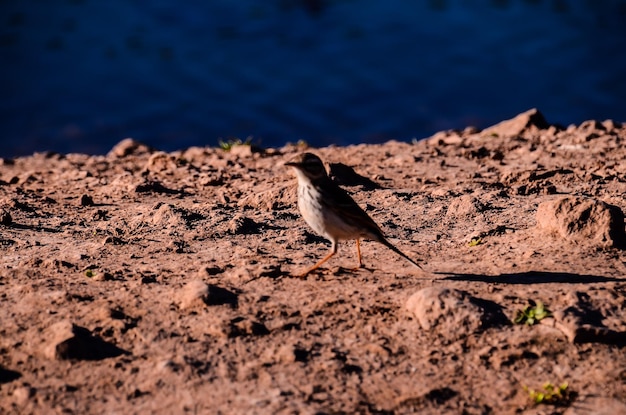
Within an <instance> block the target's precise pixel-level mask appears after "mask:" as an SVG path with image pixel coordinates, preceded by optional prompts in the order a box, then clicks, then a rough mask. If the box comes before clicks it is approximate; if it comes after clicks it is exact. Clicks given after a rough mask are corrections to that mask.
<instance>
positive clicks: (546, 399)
mask: <svg viewBox="0 0 626 415" xmlns="http://www.w3.org/2000/svg"><path fill="white" fill-rule="evenodd" d="M568 386H569V385H568V383H567V382H563V383H561V384H560V385H559V386H555V385H553V384H552V383H550V382H546V383H544V384H543V387H542V389H540V390H538V391H536V390H534V389H529V388H528V387H526V386H524V390H525V391H526V392H528V397H529V398H530V400H531V401H533V403H534V404H535V405H539V404H550V405H562V404H565V403H567V402H568V401H569V398H570V392H569V390H568Z"/></svg>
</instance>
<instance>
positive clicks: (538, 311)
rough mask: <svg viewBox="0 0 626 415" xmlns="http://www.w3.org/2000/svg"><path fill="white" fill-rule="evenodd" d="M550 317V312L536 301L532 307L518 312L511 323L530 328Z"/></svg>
mask: <svg viewBox="0 0 626 415" xmlns="http://www.w3.org/2000/svg"><path fill="white" fill-rule="evenodd" d="M550 316H552V313H551V312H550V310H548V308H547V307H546V306H545V305H544V304H543V303H542V302H541V301H539V300H537V301H536V302H535V306H534V307H532V306H527V307H526V308H524V309H523V310H522V311H518V312H517V316H516V317H515V320H513V322H514V323H515V324H527V325H529V326H532V325H533V324H535V323H537V322H539V321H540V320H543V319H544V318H546V317H550Z"/></svg>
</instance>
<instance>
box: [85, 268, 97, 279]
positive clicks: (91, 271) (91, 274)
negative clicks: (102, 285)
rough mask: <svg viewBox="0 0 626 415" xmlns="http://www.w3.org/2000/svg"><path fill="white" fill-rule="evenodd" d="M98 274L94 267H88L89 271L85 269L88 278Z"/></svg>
mask: <svg viewBox="0 0 626 415" xmlns="http://www.w3.org/2000/svg"><path fill="white" fill-rule="evenodd" d="M95 276H96V272H95V271H94V270H92V269H88V270H87V271H85V277H87V278H93V277H95Z"/></svg>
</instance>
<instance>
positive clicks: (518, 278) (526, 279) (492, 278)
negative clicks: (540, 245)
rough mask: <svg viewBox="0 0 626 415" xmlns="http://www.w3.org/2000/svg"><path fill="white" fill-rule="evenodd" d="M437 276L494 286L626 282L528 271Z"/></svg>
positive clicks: (589, 275) (597, 277)
mask: <svg viewBox="0 0 626 415" xmlns="http://www.w3.org/2000/svg"><path fill="white" fill-rule="evenodd" d="M435 274H437V275H447V276H446V277H445V278H442V280H444V281H472V282H486V283H492V284H550V283H561V284H592V283H607V282H618V281H626V279H623V278H615V277H606V276H603V275H591V274H574V273H570V272H551V271H528V272H518V273H505V274H500V275H484V274H461V273H449V272H436V273H435Z"/></svg>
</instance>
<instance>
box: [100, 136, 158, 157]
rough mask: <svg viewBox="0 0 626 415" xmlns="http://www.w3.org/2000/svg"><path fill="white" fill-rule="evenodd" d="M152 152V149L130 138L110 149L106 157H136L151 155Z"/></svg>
mask: <svg viewBox="0 0 626 415" xmlns="http://www.w3.org/2000/svg"><path fill="white" fill-rule="evenodd" d="M153 151H154V149H152V148H151V147H149V146H147V145H145V144H143V143H140V142H139V141H136V140H133V139H132V138H125V139H123V140H122V141H120V142H119V143H117V144H116V145H115V146H114V147H113V148H112V149H111V151H110V152H109V154H108V156H109V157H117V158H121V157H126V156H130V155H133V156H137V155H140V154H146V153H151V152H153Z"/></svg>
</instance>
